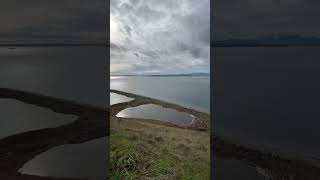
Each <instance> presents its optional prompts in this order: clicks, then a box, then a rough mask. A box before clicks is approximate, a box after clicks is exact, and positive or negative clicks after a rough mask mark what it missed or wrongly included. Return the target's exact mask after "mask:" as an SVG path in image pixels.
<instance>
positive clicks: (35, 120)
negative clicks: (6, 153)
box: [0, 99, 77, 139]
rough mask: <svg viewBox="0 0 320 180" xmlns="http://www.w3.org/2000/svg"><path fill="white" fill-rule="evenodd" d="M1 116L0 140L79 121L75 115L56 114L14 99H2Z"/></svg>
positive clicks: (0, 100)
mask: <svg viewBox="0 0 320 180" xmlns="http://www.w3.org/2000/svg"><path fill="white" fill-rule="evenodd" d="M0 114H1V119H0V127H1V130H0V139H3V138H5V137H8V136H11V135H14V134H19V133H23V132H27V131H32V130H39V129H44V128H54V127H58V126H61V125H64V124H68V123H71V122H73V121H75V120H76V119H77V116H75V115H69V114H61V113H56V112H54V111H52V110H50V109H47V108H42V107H39V106H35V105H32V104H26V103H23V102H20V101H17V100H14V99H0Z"/></svg>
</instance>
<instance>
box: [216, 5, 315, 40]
mask: <svg viewBox="0 0 320 180" xmlns="http://www.w3.org/2000/svg"><path fill="white" fill-rule="evenodd" d="M212 3H214V4H213V7H214V8H213V9H212V11H213V14H214V20H213V22H214V23H213V26H212V29H213V31H212V32H213V38H214V39H215V40H222V39H228V38H247V37H250V38H252V37H256V36H270V35H301V36H319V37H320V23H319V17H320V9H319V8H320V1H319V0H240V1H239V0H215V1H212Z"/></svg>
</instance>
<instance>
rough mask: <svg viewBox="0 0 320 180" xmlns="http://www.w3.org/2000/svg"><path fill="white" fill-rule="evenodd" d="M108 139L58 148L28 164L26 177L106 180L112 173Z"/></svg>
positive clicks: (23, 169)
mask: <svg viewBox="0 0 320 180" xmlns="http://www.w3.org/2000/svg"><path fill="white" fill-rule="evenodd" d="M108 144H109V141H108V138H107V137H105V138H99V139H95V140H91V141H88V142H85V143H82V144H67V145H62V146H57V147H54V148H52V149H50V150H49V151H47V152H44V153H42V154H40V155H38V156H36V157H35V158H34V159H32V160H31V161H29V162H27V163H26V164H25V165H24V166H23V167H22V168H21V169H20V170H19V172H20V173H22V174H29V175H38V176H50V177H59V178H78V179H90V180H104V179H106V178H107V169H108V162H109V158H108Z"/></svg>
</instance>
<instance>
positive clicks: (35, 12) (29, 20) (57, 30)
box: [0, 0, 108, 43]
mask: <svg viewBox="0 0 320 180" xmlns="http://www.w3.org/2000/svg"><path fill="white" fill-rule="evenodd" d="M107 3H108V2H107V1H106V0H90V1H87V0H77V1H75V0H63V1H56V0H46V1H41V0H28V1H20V0H3V1H1V2H0V11H1V16H0V22H1V29H0V41H1V43H6V42H18V43H19V42H30V43H32V42H39V41H41V42H52V41H55V42H62V41H63V42H65V41H80V42H83V41H85V42H88V41H90V42H106V41H107V37H108V36H107V33H106V32H107V20H106V17H107V13H108V11H107Z"/></svg>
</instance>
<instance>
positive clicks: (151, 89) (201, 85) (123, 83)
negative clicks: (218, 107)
mask: <svg viewBox="0 0 320 180" xmlns="http://www.w3.org/2000/svg"><path fill="white" fill-rule="evenodd" d="M110 88H111V89H116V90H120V91H125V92H130V93H135V94H138V95H142V96H147V97H152V98H156V99H160V100H164V101H168V102H172V103H176V104H180V105H183V106H186V107H190V108H193V109H197V110H200V111H204V112H210V77H188V76H181V77H150V76H130V77H127V76H112V77H111V78H110Z"/></svg>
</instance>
